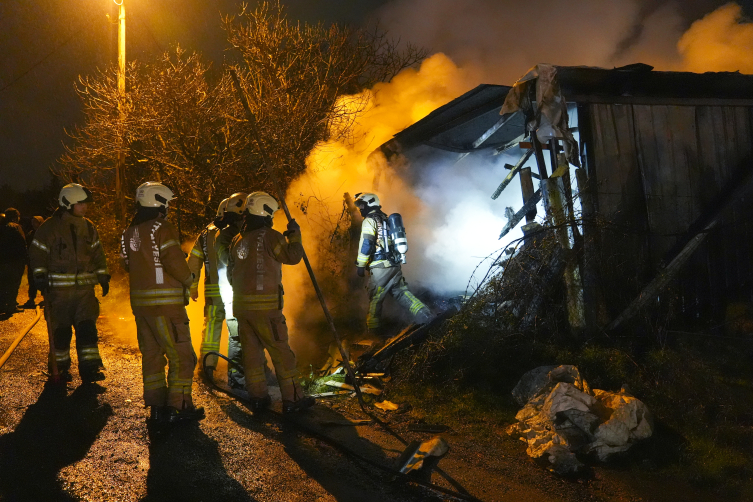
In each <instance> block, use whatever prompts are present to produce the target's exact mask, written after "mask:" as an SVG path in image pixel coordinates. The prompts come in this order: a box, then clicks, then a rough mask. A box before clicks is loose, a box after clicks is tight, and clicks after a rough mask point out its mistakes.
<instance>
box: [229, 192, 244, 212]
mask: <svg viewBox="0 0 753 502" xmlns="http://www.w3.org/2000/svg"><path fill="white" fill-rule="evenodd" d="M246 197H248V194H246V193H243V192H237V193H234V194H233V195H231V196H230V198H229V199H228V200H227V207H226V209H225V211H226V212H228V213H237V214H243V210H244V209H245V208H246Z"/></svg>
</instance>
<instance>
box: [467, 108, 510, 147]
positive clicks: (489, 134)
mask: <svg viewBox="0 0 753 502" xmlns="http://www.w3.org/2000/svg"><path fill="white" fill-rule="evenodd" d="M514 116H515V114H514V113H511V114H509V115H507V116H505V117H502V118H501V119H499V120H498V121H497V123H496V124H494V125H493V126H491V127H490V128H489V129H487V130H486V132H484V134H482V135H481V136H479V138H478V139H477V140H476V141H474V142H473V148H474V149H476V148H478V147H480V146H481V145H482V144H483V143H484V141H486V140H487V139H489V138H491V137H492V135H493V134H494V133H495V132H497V131H499V130H500V129H501V128H502V126H504V125H505V124H507V123H508V122H509V121H510V119H512V118H513V117H514Z"/></svg>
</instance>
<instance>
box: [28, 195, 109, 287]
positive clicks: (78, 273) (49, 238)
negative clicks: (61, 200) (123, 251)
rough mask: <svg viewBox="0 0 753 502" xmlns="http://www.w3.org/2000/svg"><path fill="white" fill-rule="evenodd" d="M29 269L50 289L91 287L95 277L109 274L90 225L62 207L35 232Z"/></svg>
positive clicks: (102, 251)
mask: <svg viewBox="0 0 753 502" xmlns="http://www.w3.org/2000/svg"><path fill="white" fill-rule="evenodd" d="M29 267H30V268H31V272H32V274H33V275H36V274H46V275H47V277H48V280H49V287H50V288H53V289H63V288H75V287H94V285H95V284H97V283H98V280H97V274H102V275H109V273H110V272H109V271H108V269H107V259H106V258H105V252H104V250H103V249H102V244H101V243H100V242H99V235H98V234H97V229H96V228H94V225H93V224H92V222H91V221H89V220H87V219H86V218H82V217H79V216H73V215H72V214H70V213H69V212H68V211H67V210H65V209H62V208H60V209H58V210H57V211H55V214H53V215H52V216H51V217H50V218H47V220H45V222H44V223H42V225H40V227H39V228H38V229H37V231H36V233H35V235H34V240H32V241H31V245H30V246H29Z"/></svg>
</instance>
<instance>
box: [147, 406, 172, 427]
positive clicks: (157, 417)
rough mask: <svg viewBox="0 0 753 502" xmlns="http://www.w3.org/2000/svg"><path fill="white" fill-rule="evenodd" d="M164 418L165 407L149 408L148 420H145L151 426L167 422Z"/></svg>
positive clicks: (165, 413) (165, 416)
mask: <svg viewBox="0 0 753 502" xmlns="http://www.w3.org/2000/svg"><path fill="white" fill-rule="evenodd" d="M166 418H167V410H166V407H165V406H150V407H149V418H148V419H147V422H151V423H153V424H157V423H163V422H166V421H167V420H166Z"/></svg>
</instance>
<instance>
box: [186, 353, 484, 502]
mask: <svg viewBox="0 0 753 502" xmlns="http://www.w3.org/2000/svg"><path fill="white" fill-rule="evenodd" d="M210 355H215V356H217V357H220V358H222V359H224V360H225V361H227V363H228V365H231V366H233V367H234V368H235V369H237V370H238V371H239V372H241V373H243V366H242V365H240V364H238V363H236V362H235V361H232V360H230V359H229V358H227V357H226V356H224V355H222V354H220V353H219V352H208V353H206V354H205V355H204V359H203V360H202V361H201V367H202V370H203V372H204V376H205V377H206V379H207V381H209V382H210V383H211V385H212V387H213V388H214V389H216V390H218V391H219V392H222V393H223V394H226V395H228V396H230V397H232V398H233V399H237V400H238V401H241V402H246V401H245V400H244V399H243V398H242V397H240V396H239V395H237V394H234V393H233V392H231V391H230V390H228V389H225V388H223V387H221V386H220V385H218V384H217V383H216V382H215V381H214V378H213V375H212V372H209V371H207V365H206V362H207V358H208V357H209V356H210ZM355 387H356V388H358V386H357V385H355ZM264 412H265V413H269V414H271V415H272V416H274V417H275V418H276V419H277V420H279V421H282V422H285V423H286V424H288V425H292V426H293V427H295V428H296V429H298V430H299V431H301V432H303V433H304V434H307V435H309V436H311V437H313V438H315V439H318V440H319V441H321V442H323V443H326V444H328V445H330V446H331V447H333V448H335V449H336V450H338V451H340V452H341V453H343V454H345V455H348V456H350V457H353V458H355V459H358V460H360V461H361V462H364V463H366V464H369V465H370V466H372V467H375V468H377V469H379V470H381V471H384V472H386V473H387V474H389V475H391V476H394V477H395V478H396V479H399V480H401V481H403V482H407V483H414V484H417V485H419V486H423V487H424V488H428V489H430V490H434V491H436V492H439V493H443V494H445V495H449V496H451V497H455V498H457V499H460V500H469V501H471V502H481V500H480V499H478V498H476V497H474V496H473V495H471V494H469V493H467V492H466V493H461V492H459V491H456V490H451V489H449V488H445V487H443V486H439V485H436V484H434V483H431V482H430V481H424V480H422V479H418V478H414V477H413V476H409V475H408V474H404V473H402V472H400V471H397V470H395V469H393V468H392V467H389V466H386V465H383V464H381V463H379V462H377V461H375V460H372V459H370V458H368V457H366V456H364V455H362V454H361V453H358V452H356V451H354V450H352V449H350V448H349V447H347V446H345V445H344V444H343V443H341V442H339V441H337V440H336V439H333V438H331V437H329V436H327V435H326V434H322V433H321V432H319V431H316V430H314V429H312V428H311V427H307V426H305V425H304V424H301V423H300V422H297V421H293V420H289V419H287V417H286V416H285V415H283V414H282V413H278V412H276V411H274V410H270V409H266V410H265V411H264ZM368 415H369V416H371V417H372V418H374V420H375V421H376V422H379V423H380V424H382V423H381V421H380V420H379V419H378V418H375V417H373V416H372V415H371V414H370V413H368ZM382 425H383V426H386V424H382ZM388 432H390V433H391V434H392V435H393V436H395V437H396V438H397V439H398V440H400V441H401V442H402V443H403V444H407V441H405V440H404V439H403V438H401V437H400V436H399V435H397V433H396V432H394V431H391V430H389V431H388ZM434 470H436V471H437V472H438V473H440V474H443V475H444V473H442V472H441V471H440V469H438V468H436V467H435V468H434ZM446 477H447V476H446V475H445V478H446Z"/></svg>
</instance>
